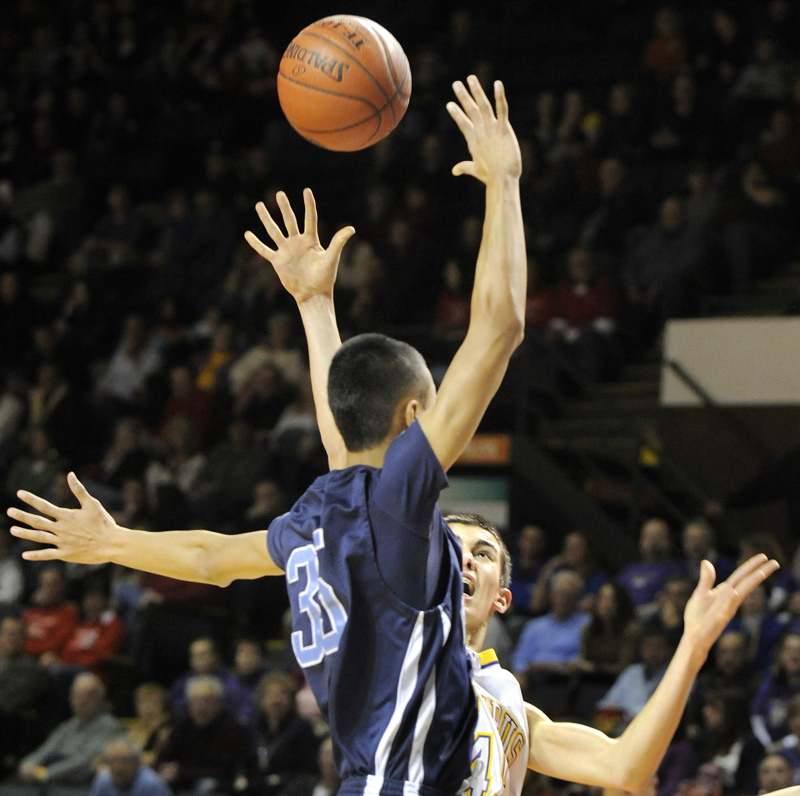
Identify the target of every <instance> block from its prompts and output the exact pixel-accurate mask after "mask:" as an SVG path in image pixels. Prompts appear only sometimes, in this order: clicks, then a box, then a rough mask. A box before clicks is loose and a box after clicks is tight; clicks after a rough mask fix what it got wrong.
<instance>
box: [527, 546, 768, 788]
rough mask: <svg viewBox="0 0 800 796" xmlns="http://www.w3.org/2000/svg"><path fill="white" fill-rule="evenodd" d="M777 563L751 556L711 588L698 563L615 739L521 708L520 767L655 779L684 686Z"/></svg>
mask: <svg viewBox="0 0 800 796" xmlns="http://www.w3.org/2000/svg"><path fill="white" fill-rule="evenodd" d="M777 568H778V563H777V561H768V560H767V557H766V556H765V555H757V556H753V557H752V558H751V559H749V560H748V561H746V562H745V563H744V564H742V565H741V566H740V567H739V568H738V569H737V570H736V571H735V572H734V573H733V574H732V575H731V576H730V577H729V578H728V580H727V581H725V582H724V583H721V584H719V585H718V586H716V587H714V588H712V586H713V584H714V567H713V566H712V565H711V564H710V563H709V562H708V561H704V562H703V563H702V567H701V574H700V582H699V583H698V585H697V588H696V589H695V590H694V593H693V594H692V596H691V598H690V600H689V602H688V603H687V605H686V611H685V613H684V631H683V636H682V637H681V640H680V643H679V644H678V648H677V650H676V651H675V655H674V656H673V658H672V660H671V661H670V664H669V666H668V667H667V671H666V672H665V674H664V677H663V678H662V679H661V682H660V683H659V684H658V687H657V688H656V690H655V692H654V693H653V696H651V697H650V699H649V700H648V701H647V704H646V705H645V706H644V708H643V709H642V710H641V711H640V712H639V713H638V714H637V715H636V717H635V718H634V719H633V721H632V722H631V723H630V724H629V725H628V727H627V728H626V729H625V732H624V733H623V734H622V735H621V736H620V737H619V738H614V739H612V738H609V737H608V736H606V735H603V733H601V732H599V731H598V730H595V729H593V728H591V727H585V726H583V725H579V724H570V723H567V722H553V721H550V720H549V719H548V718H547V717H546V716H545V715H544V714H543V713H542V712H541V711H540V710H537V709H536V708H535V707H533V706H531V705H526V706H525V708H526V712H527V714H528V729H529V736H530V737H529V749H530V751H529V756H528V767H529V768H532V769H534V770H535V771H540V772H542V773H544V774H547V775H549V776H554V777H557V778H559V779H564V780H568V781H570V782H579V783H582V784H585V785H595V786H599V787H611V788H620V789H622V790H625V791H638V790H641V788H643V787H644V786H645V785H646V784H647V782H648V781H649V779H650V778H651V777H652V776H653V774H655V772H656V769H657V768H658V766H659V764H660V762H661V759H662V757H663V756H664V752H666V750H667V747H668V746H669V744H670V742H671V740H672V736H673V734H674V733H675V730H676V728H677V726H678V723H679V722H680V719H681V716H682V715H683V710H684V707H685V706H686V700H687V698H688V696H689V690H690V689H691V686H692V682H693V681H694V678H695V676H696V675H697V673H698V672H699V671H700V667H701V666H702V665H703V663H704V662H705V660H706V657H707V655H708V652H709V650H710V649H711V646H712V645H713V644H714V642H715V641H716V640H717V638H718V637H719V634H720V633H721V632H722V631H723V630H724V629H725V626H726V625H727V624H728V622H729V621H730V620H731V619H732V618H733V616H734V615H735V613H736V611H737V610H738V608H739V606H740V605H741V604H742V601H743V600H744V598H745V597H746V596H747V595H748V594H750V592H751V591H752V590H753V589H754V588H755V587H756V586H758V585H759V584H760V583H763V582H764V580H765V579H766V578H768V577H769V576H770V575H771V574H772V573H773V572H774V571H775V570H776V569H777Z"/></svg>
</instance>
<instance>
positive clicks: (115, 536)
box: [100, 523, 146, 566]
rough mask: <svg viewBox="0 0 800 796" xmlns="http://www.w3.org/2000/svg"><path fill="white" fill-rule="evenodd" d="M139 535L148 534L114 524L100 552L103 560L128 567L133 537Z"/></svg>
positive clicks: (105, 536) (107, 533)
mask: <svg viewBox="0 0 800 796" xmlns="http://www.w3.org/2000/svg"><path fill="white" fill-rule="evenodd" d="M137 533H146V531H134V530H131V529H130V528H123V527H122V526H121V525H118V524H117V523H114V524H113V525H112V526H111V528H110V529H109V530H108V531H107V532H106V534H105V535H104V539H103V547H102V549H101V551H100V556H101V558H102V560H104V561H111V562H113V563H115V564H122V565H123V566H128V564H127V563H126V562H127V551H128V549H129V547H130V540H131V536H132V535H134V534H137Z"/></svg>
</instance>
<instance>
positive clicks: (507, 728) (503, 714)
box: [478, 694, 525, 766]
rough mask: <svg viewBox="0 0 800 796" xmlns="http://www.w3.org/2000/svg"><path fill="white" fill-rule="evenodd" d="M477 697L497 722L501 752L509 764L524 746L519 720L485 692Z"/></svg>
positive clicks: (523, 736)
mask: <svg viewBox="0 0 800 796" xmlns="http://www.w3.org/2000/svg"><path fill="white" fill-rule="evenodd" d="M478 699H480V700H482V701H483V704H484V705H486V707H487V708H488V710H489V713H490V714H491V716H492V718H493V719H494V721H495V724H497V729H498V731H499V733H500V740H501V742H502V744H503V752H504V753H505V757H506V761H507V762H508V765H509V766H511V765H512V764H513V763H514V761H515V760H516V759H517V757H518V756H519V753H520V751H522V748H523V746H525V735H524V733H523V732H522V730H521V729H520V726H519V722H518V721H517V720H516V719H515V718H514V717H513V716H512V715H511V714H510V713H509V712H508V711H507V710H506V709H505V708H504V707H503V706H502V705H501V704H500V703H499V702H498V701H497V700H495V699H492V698H491V697H489V696H487V695H486V694H479V695H478Z"/></svg>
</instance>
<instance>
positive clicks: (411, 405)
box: [403, 398, 422, 428]
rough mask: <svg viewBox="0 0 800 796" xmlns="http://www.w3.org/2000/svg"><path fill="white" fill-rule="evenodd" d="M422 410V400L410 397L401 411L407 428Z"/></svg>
mask: <svg viewBox="0 0 800 796" xmlns="http://www.w3.org/2000/svg"><path fill="white" fill-rule="evenodd" d="M421 411H422V402H421V401H420V400H419V398H410V399H409V400H408V402H407V403H406V405H405V409H404V411H403V419H404V421H405V424H406V428H408V427H409V426H410V425H411V424H412V423H413V422H414V420H415V419H416V418H417V416H418V415H419V413H420V412H421Z"/></svg>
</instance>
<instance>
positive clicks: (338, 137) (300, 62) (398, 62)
mask: <svg viewBox="0 0 800 796" xmlns="http://www.w3.org/2000/svg"><path fill="white" fill-rule="evenodd" d="M410 96H411V69H410V67H409V65H408V58H407V57H406V54H405V53H404V52H403V48H402V47H401V46H400V44H399V42H398V41H397V39H395V37H394V36H392V34H391V33H389V31H388V30H386V28H384V27H382V26H381V25H379V24H378V23H377V22H373V21H372V20H370V19H366V18H365V17H357V16H350V15H347V14H339V15H336V16H332V17H325V18H324V19H320V20H318V21H317V22H314V23H313V24H311V25H309V26H308V27H306V28H303V30H301V31H300V33H298V34H297V36H295V37H294V39H292V41H291V43H290V44H289V46H288V47H287V48H286V52H284V54H283V57H282V58H281V62H280V69H279V72H278V99H279V101H280V104H281V108H282V109H283V112H284V114H285V115H286V119H287V120H288V122H289V124H290V125H291V126H292V127H293V128H294V129H295V130H296V131H297V132H298V133H300V135H302V136H303V138H306V139H307V140H309V141H311V142H312V143H313V144H317V146H321V147H324V148H325V149H332V150H335V151H338V152H354V151H356V150H358V149H364V148H366V147H368V146H372V144H376V143H377V142H378V141H380V140H381V139H383V138H385V137H386V136H387V135H389V133H391V132H392V130H394V128H395V127H396V126H397V125H398V123H399V122H400V120H401V119H402V118H403V114H404V113H405V112H406V108H407V107H408V100H409V98H410Z"/></svg>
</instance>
